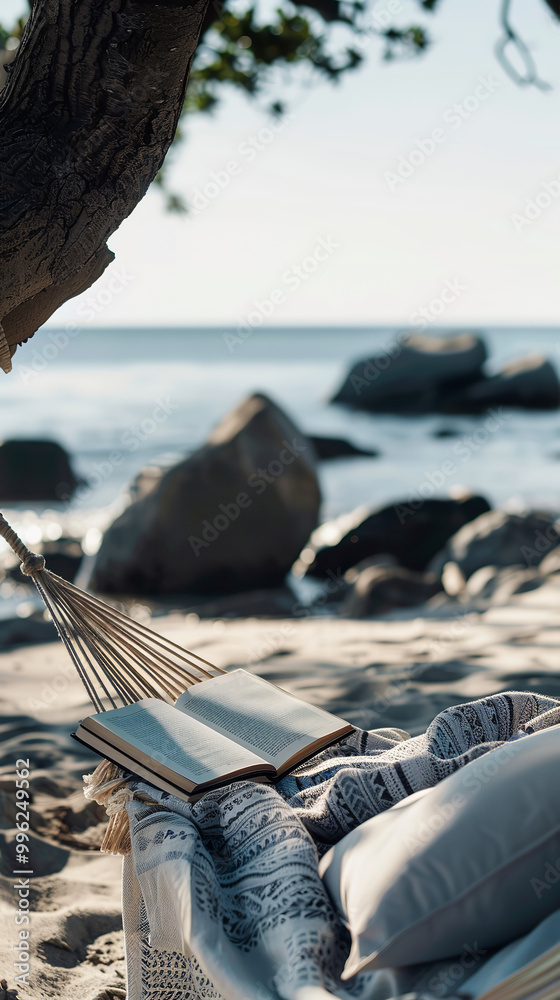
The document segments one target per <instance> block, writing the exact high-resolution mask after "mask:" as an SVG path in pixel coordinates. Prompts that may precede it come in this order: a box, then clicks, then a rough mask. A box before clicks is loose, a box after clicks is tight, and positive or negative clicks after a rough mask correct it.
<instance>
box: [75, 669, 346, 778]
mask: <svg viewBox="0 0 560 1000" xmlns="http://www.w3.org/2000/svg"><path fill="white" fill-rule="evenodd" d="M352 730H353V726H351V725H349V724H348V723H347V722H344V720H343V719H339V718H337V716H336V715H331V714H330V713H329V712H325V711H323V709H321V708H315V707H314V706H313V705H307V704H306V702H304V701H301V700H300V699H299V698H295V697H294V696H293V695H291V694H288V693H287V692H286V691H283V690H282V689H281V688H278V687H276V685H275V684H271V683H270V682H269V681H265V680H263V679H262V678H261V677H256V676H255V675H254V674H251V673H249V672H248V671H246V670H233V671H231V673H228V674H221V675H220V676H219V677H212V678H211V679H210V680H207V681H202V682H201V683H199V684H193V686H192V687H190V688H188V689H187V690H186V691H185V692H184V693H183V694H182V695H180V697H179V698H178V699H177V701H176V702H175V705H168V704H167V703H166V702H164V701H160V700H159V699H157V698H144V699H143V700H142V701H139V702H136V704H134V705H126V706H125V707H124V708H113V709H111V710H110V711H108V712H100V713H99V714H98V715H90V716H88V718H87V719H83V720H82V722H81V723H80V725H79V726H78V729H77V731H76V733H73V734H72V735H73V736H75V738H76V739H77V740H79V741H80V742H81V743H84V744H85V745H86V746H88V747H90V748H91V749H92V750H95V751H96V753H99V754H100V755H101V756H102V757H106V758H107V759H108V760H111V761H113V763H115V764H118V765H119V766H121V767H124V768H126V769H127V770H129V771H132V772H133V773H134V774H138V775H139V776H140V777H142V778H146V779H147V780H148V781H150V782H151V783H152V784H153V785H156V787H158V788H162V789H163V790H164V791H171V792H173V793H174V794H175V795H180V796H182V797H184V796H185V794H186V795H191V794H193V793H198V792H204V791H207V790H208V789H210V788H216V787H218V786H220V785H224V784H227V783H228V782H231V781H235V780H237V779H239V778H252V779H255V780H261V781H262V780H267V779H268V780H272V781H274V780H275V779H277V778H279V777H281V776H282V775H283V774H286V773H287V772H288V771H290V770H292V768H294V767H295V766H296V765H297V764H300V763H301V762H302V761H304V760H306V759H307V758H308V757H312V756H313V755H314V754H316V753H318V751H319V750H322V749H323V747H326V746H328V745H329V744H330V743H334V742H335V741H336V740H338V739H340V738H341V737H343V736H346V735H347V734H348V733H351V732H352Z"/></svg>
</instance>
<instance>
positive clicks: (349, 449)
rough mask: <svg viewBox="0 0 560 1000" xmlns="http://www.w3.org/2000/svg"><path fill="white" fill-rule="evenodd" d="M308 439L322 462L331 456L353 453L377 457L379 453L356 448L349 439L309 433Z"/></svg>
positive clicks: (351, 454)
mask: <svg viewBox="0 0 560 1000" xmlns="http://www.w3.org/2000/svg"><path fill="white" fill-rule="evenodd" d="M309 440H310V441H311V444H312V445H313V447H314V448H315V451H316V453H317V457H318V458H319V459H320V460H321V461H322V462H327V461H329V459H331V458H347V457H350V456H353V455H362V456H366V457H368V458H377V457H378V456H379V454H380V452H378V451H375V450H373V451H366V450H365V449H363V448H357V447H356V445H354V444H352V443H351V442H350V441H345V440H344V438H337V437H318V436H317V435H311V436H310V437H309Z"/></svg>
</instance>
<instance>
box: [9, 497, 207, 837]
mask: <svg viewBox="0 0 560 1000" xmlns="http://www.w3.org/2000/svg"><path fill="white" fill-rule="evenodd" d="M0 535H1V536H2V537H3V538H4V539H5V540H6V541H7V542H8V545H10V546H11V548H12V549H13V550H14V552H15V554H16V555H17V557H18V558H19V559H20V560H21V571H22V573H24V574H25V576H30V577H31V579H32V580H33V582H34V584H35V586H36V587H37V590H38V591H39V594H40V595H41V598H42V600H43V602H44V604H45V607H46V609H47V611H48V613H49V615H50V617H51V618H52V620H53V622H54V624H55V626H56V630H57V632H58V635H59V636H60V638H61V640H62V642H63V643H64V645H65V647H66V649H67V651H68V654H69V656H70V658H71V660H72V662H73V664H74V666H75V667H76V670H77V672H78V675H79V677H80V680H81V681H82V683H83V685H84V687H85V689H86V691H87V695H88V698H89V699H90V701H91V703H92V704H93V707H94V708H95V711H96V712H103V711H105V710H106V709H108V708H118V707H119V705H131V704H133V703H134V702H136V701H139V700H140V699H141V698H160V699H161V700H162V701H167V702H170V703H171V704H173V703H174V702H175V701H176V700H177V698H178V697H179V695H180V694H182V693H183V691H185V689H186V688H187V687H190V686H191V684H197V683H198V682H199V681H203V680H207V679H208V678H210V677H216V676H217V675H218V674H223V673H225V671H224V670H222V669H221V668H220V667H216V666H214V664H212V663H209V662H208V660H205V659H203V658H202V657H201V656H199V655H198V654H197V653H192V652H190V651H189V650H187V649H183V648H182V647H181V646H178V645H177V643H175V642H171V640H170V639H165V638H164V637H163V636H161V635H158V633H157V632H153V631H152V629H149V628H147V627H146V626H145V625H142V624H140V623H139V622H136V621H134V620H133V619H132V618H129V617H128V615H125V614H122V612H120V611H117V609H116V608H113V607H111V606H110V605H108V604H105V603H104V602H103V601H100V600H98V598H96V597H92V595H91V594H86V593H85V591H83V590H80V589H79V588H78V587H75V586H74V585H73V584H72V583H69V582H68V580H63V579H62V577H60V576H57V575H56V573H51V572H50V570H48V569H46V568H45V559H44V557H43V556H42V555H38V554H37V553H36V552H31V551H30V550H29V549H28V548H27V546H26V545H24V543H23V542H22V540H21V538H19V537H18V535H17V534H16V533H15V531H14V530H13V528H11V527H10V525H9V524H8V522H7V521H6V519H5V518H4V517H3V516H2V514H0ZM86 784H87V792H86V793H87V795H88V797H90V798H95V800H96V801H97V802H100V803H101V804H102V805H107V804H108V801H109V797H110V796H111V795H113V793H115V792H116V791H117V790H118V789H119V786H123V787H122V793H123V795H124V794H126V791H127V789H126V787H125V784H126V783H125V781H123V779H122V778H120V777H119V771H118V768H117V767H116V766H115V764H111V763H110V762H109V761H106V760H104V761H102V762H101V764H99V765H98V767H97V768H96V770H95V771H94V773H93V774H92V775H90V776H87V778H86ZM121 820H122V817H121V816H119V817H118V818H117V816H116V815H113V816H111V819H110V821H109V827H108V829H107V834H106V837H105V841H104V842H103V845H102V850H108V849H109V850H111V851H112V850H114V849H115V847H119V846H120V848H121V849H122V847H123V843H122V841H123V839H124V840H126V837H127V836H128V824H126V827H125V826H124V824H123V823H122V821H121ZM117 826H118V829H117ZM121 827H122V829H121Z"/></svg>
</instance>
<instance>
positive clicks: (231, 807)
mask: <svg viewBox="0 0 560 1000" xmlns="http://www.w3.org/2000/svg"><path fill="white" fill-rule="evenodd" d="M558 723H560V701H558V700H556V699H553V698H547V697H544V696H539V695H534V694H524V693H519V692H509V693H506V694H501V695H495V696H492V697H489V698H485V699H481V700H479V701H474V702H470V703H468V704H465V705H459V706H457V707H455V708H449V709H447V710H445V711H443V712H441V713H440V714H439V715H438V716H437V717H436V718H435V719H434V721H433V722H432V724H431V725H430V727H429V728H428V730H427V731H426V733H424V734H423V735H422V736H417V737H414V738H410V737H409V736H408V734H407V733H404V732H402V731H400V730H395V729H391V730H388V729H384V730H383V729H381V730H380V729H378V730H374V731H372V732H365V731H361V730H356V731H355V732H354V733H353V734H352V735H351V736H349V737H347V738H346V739H345V740H344V741H343V742H341V743H340V744H338V745H337V746H336V747H334V748H333V747H331V748H329V749H327V750H325V751H323V752H322V753H321V754H319V755H318V756H316V757H314V758H313V760H312V761H310V762H308V763H306V764H304V765H302V766H301V767H299V768H298V769H297V770H296V771H294V772H293V773H292V774H291V775H290V776H289V777H286V778H284V779H283V780H282V781H280V782H279V783H278V784H277V785H275V786H274V787H272V786H268V785H263V784H256V783H254V782H250V781H240V782H237V783H235V784H233V785H230V786H228V787H227V788H223V789H220V790H217V791H213V792H209V793H207V794H206V795H204V796H202V797H201V798H200V799H199V800H198V801H197V802H193V803H187V802H184V801H182V800H180V799H178V798H175V797H174V796H172V795H170V794H169V793H165V792H159V791H156V790H154V789H153V788H152V787H151V786H150V787H149V786H147V785H145V784H143V783H142V782H140V781H136V780H135V781H134V782H131V785H130V787H131V788H132V789H133V791H134V798H133V799H132V800H131V801H129V802H128V804H127V806H126V809H127V812H128V816H129V821H130V831H131V842H132V852H131V854H129V855H128V856H127V857H126V858H125V861H124V883H123V893H124V895H123V907H124V923H125V935H126V949H127V963H128V976H129V994H128V996H129V1000H186V998H192V1000H198V998H201V1000H203V998H204V1000H206V998H212V1000H217V998H220V997H223V998H226V1000H280V998H282V1000H326V998H327V997H328V996H335V997H339V998H342V1000H351V998H352V1000H388V998H390V997H398V996H402V995H404V994H405V993H406V994H408V995H409V996H410V995H411V991H413V992H414V996H417V997H420V996H424V997H425V996H451V995H456V993H454V990H455V991H457V990H458V988H459V987H458V986H457V980H456V979H455V980H453V978H452V977H448V985H449V988H448V989H447V988H446V987H445V982H446V979H445V975H444V974H443V973H440V971H438V968H439V967H438V968H435V967H434V966H433V965H431V966H430V968H429V969H428V968H424V967H417V968H416V969H411V968H408V969H403V970H382V971H377V972H365V973H361V974H359V975H358V976H356V977H355V978H354V979H353V980H351V981H349V982H345V983H342V982H341V980H340V973H341V971H342V969H343V966H344V962H345V959H346V955H347V953H348V948H349V938H348V932H347V931H346V930H345V929H344V927H343V926H342V924H341V923H340V921H339V920H338V918H337V915H336V913H335V912H334V910H333V907H332V905H331V903H330V901H329V898H328V896H327V894H326V892H325V889H324V887H323V883H322V882H321V879H320V878H319V875H318V871H317V862H318V857H319V856H320V855H321V854H323V853H324V852H325V851H326V850H327V849H328V848H329V847H330V846H331V845H332V844H334V843H336V842H337V841H339V840H340V839H341V838H342V837H344V835H345V834H346V833H348V832H349V831H350V830H352V829H354V827H356V826H357V825H358V824H360V823H363V822H364V821H365V820H367V819H369V818H370V817H371V816H375V815H376V814H378V813H380V812H382V811H383V810H385V809H389V808H390V807H391V806H392V805H393V804H394V803H395V802H398V801H399V800H401V799H403V798H404V797H405V796H407V795H410V794H412V793H413V792H416V791H419V790H420V789H423V788H429V787H431V786H433V785H435V784H437V782H438V781H441V780H442V778H445V777H446V776H447V775H449V774H452V773H453V772H454V771H456V770H457V769H458V768H460V767H463V766H464V765H465V764H467V763H468V762H469V761H471V760H473V759H475V758H476V757H479V756H481V755H482V754H485V753H488V752H489V751H491V750H494V749H496V748H497V747H500V746H501V745H503V743H504V742H505V741H507V740H509V739H512V738H519V736H521V735H525V734H527V733H530V732H533V731H535V730H536V729H542V728H545V727H547V726H550V725H555V724H558ZM146 794H148V795H149V796H151V798H152V800H153V801H152V802H151V803H147V802H145V801H141V800H140V799H141V798H142V797H144V796H145V795H146ZM448 964H449V963H448ZM440 965H441V963H440ZM444 965H445V963H444ZM441 967H442V968H443V966H441ZM471 971H472V970H471ZM434 983H437V984H438V988H437V989H436V990H435V993H434V992H430V989H432V990H434V986H433V984H434ZM430 984H431V985H430Z"/></svg>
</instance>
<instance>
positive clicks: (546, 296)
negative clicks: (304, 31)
mask: <svg viewBox="0 0 560 1000" xmlns="http://www.w3.org/2000/svg"><path fill="white" fill-rule="evenodd" d="M397 2H398V0H397ZM387 3H388V0H379V2H378V3H377V4H376V5H375V8H374V9H376V10H377V11H379V10H383V9H385V8H386V7H387ZM18 6H19V0H1V7H2V15H3V17H4V18H6V20H7V18H8V15H9V12H10V10H15V9H16V8H17V7H18ZM500 6H501V2H500V0H490V2H489V0H468V2H467V0H462V2H460V0H440V4H439V9H438V12H437V13H436V14H434V15H431V16H430V15H423V16H419V14H418V6H417V5H416V4H415V3H413V2H408V0H402V15H398V16H397V21H402V20H405V21H409V22H410V21H411V20H416V21H418V20H423V21H424V22H425V23H426V24H427V26H428V27H429V28H430V31H431V35H432V37H433V46H432V47H431V48H430V50H429V51H428V52H427V53H426V54H425V55H424V56H423V57H421V58H419V59H414V60H408V61H405V62H393V63H391V64H387V63H383V62H382V60H381V51H380V48H379V47H378V44H377V43H376V41H375V40H372V41H371V43H370V44H369V45H368V46H367V47H366V48H365V49H364V52H365V56H366V58H365V62H364V66H363V68H361V69H360V70H358V71H357V72H354V73H353V74H349V75H348V76H347V77H346V78H345V79H343V80H342V82H341V83H340V84H338V85H335V86H333V85H332V84H330V83H328V82H325V81H322V80H317V82H316V84H315V85H314V86H313V87H309V86H307V85H305V86H304V85H303V84H302V83H298V82H297V81H295V82H292V83H291V84H289V85H288V86H287V85H286V84H285V83H283V82H282V81H280V85H279V86H276V88H275V90H274V94H273V95H271V96H276V95H278V94H280V96H282V94H283V88H286V95H287V96H288V97H289V98H290V100H289V106H288V111H289V113H290V115H291V117H290V118H288V119H286V120H284V121H283V123H282V124H283V127H282V128H280V129H279V131H278V132H277V133H272V131H271V130H270V128H269V125H270V121H269V119H268V118H267V116H266V113H265V112H264V111H263V109H262V107H256V106H254V105H251V104H250V103H248V102H247V100H246V99H244V98H242V97H240V96H237V95H233V94H230V95H228V96H226V97H225V98H224V99H223V101H222V103H221V105H220V108H219V110H218V111H217V113H215V114H213V115H212V116H208V115H199V116H196V118H195V117H193V118H192V119H190V120H189V123H188V125H187V126H185V132H186V133H187V139H186V141H185V142H184V143H183V144H182V146H181V147H180V149H179V150H177V151H175V152H174V153H173V158H172V166H171V169H170V171H169V181H170V184H171V186H172V187H173V188H174V189H175V190H176V191H178V192H180V193H181V194H182V195H183V197H184V198H185V200H186V201H187V202H189V203H190V204H191V206H193V209H192V211H191V213H190V214H189V216H187V218H184V217H177V216H173V215H169V214H168V213H166V212H165V210H164V206H163V201H162V198H161V196H160V194H159V193H158V192H157V191H154V190H152V191H150V192H149V193H148V195H147V196H146V198H145V199H144V200H143V201H142V202H141V204H140V205H139V206H138V207H137V208H136V210H135V211H134V212H133V214H132V216H131V217H130V218H129V219H127V220H125V222H124V223H123V224H122V225H121V227H120V229H119V230H118V232H117V233H115V234H114V235H113V236H112V237H111V239H110V240H109V246H110V248H111V249H112V250H113V251H114V252H115V254H116V261H115V263H113V264H112V265H111V268H110V269H108V270H107V271H106V272H105V274H104V275H103V276H102V278H101V279H100V280H99V281H98V282H97V284H96V285H95V286H94V287H93V288H92V289H91V290H90V291H89V292H88V293H86V294H85V295H84V296H81V297H80V298H79V299H74V300H72V301H71V302H69V303H67V304H66V305H64V306H63V307H62V308H61V309H60V310H58V312H57V313H56V314H55V316H54V317H53V318H52V320H51V321H50V325H51V326H63V325H65V324H66V323H75V322H77V323H78V324H79V325H84V324H87V323H91V325H93V326H135V325H143V326H152V325H178V326H190V325H201V324H209V325H211V324H223V325H228V326H231V328H232V329H233V330H234V331H238V330H239V331H243V330H244V329H245V328H246V327H247V326H248V327H251V326H252V325H256V324H257V323H258V322H259V317H260V319H261V320H262V318H263V316H264V317H265V319H264V322H265V323H269V324H271V325H276V326H278V325H280V326H284V325H290V324H316V325H319V326H320V325H322V324H329V325H346V324H364V325H370V324H373V325H385V324H391V325H399V326H400V325H411V326H412V327H413V328H415V329H422V328H424V329H431V328H436V327H440V328H441V327H442V326H443V327H445V326H449V327H457V326H463V327H464V326H469V325H477V326H480V325H481V324H488V325H490V324H493V325H527V324H529V325H532V324H534V325H546V324H558V323H560V298H559V294H558V272H559V269H558V246H559V243H560V156H559V152H558V140H557V135H558V123H559V122H560V59H559V54H560V23H557V22H554V20H553V18H552V15H551V14H550V12H549V10H548V8H547V7H546V5H545V4H544V2H543V0H517V2H516V3H513V4H512V19H513V22H514V24H515V26H516V28H517V29H518V30H519V32H520V33H521V34H522V35H523V38H524V40H525V41H526V42H527V43H528V44H529V46H530V47H531V50H532V52H533V54H534V57H535V59H536V62H537V65H538V70H539V74H540V76H541V77H542V78H543V79H544V80H546V81H547V82H548V83H550V84H551V89H550V90H549V91H547V92H543V91H542V90H539V89H538V88H535V87H519V86H516V85H515V84H514V83H513V82H512V81H511V80H510V79H509V78H508V76H507V75H506V74H505V73H504V71H503V69H502V68H501V67H500V65H499V64H498V62H497V60H496V58H495V54H494V46H495V43H496V41H497V39H498V37H499V35H500V27H499V23H498V16H499V8H500ZM456 105H458V106H459V107H458V109H457V108H456V107H455V106H456ZM262 129H265V130H266V131H265V132H263V133H261V134H262V136H263V138H264V142H263V141H259V138H258V136H259V131H260V130H262ZM252 137H257V143H258V146H259V147H260V148H256V149H255V148H254V147H253V148H251V142H252ZM252 154H254V155H252ZM232 163H233V164H234V167H232ZM399 168H400V172H399ZM405 175H406V176H405ZM205 192H206V194H205Z"/></svg>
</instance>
